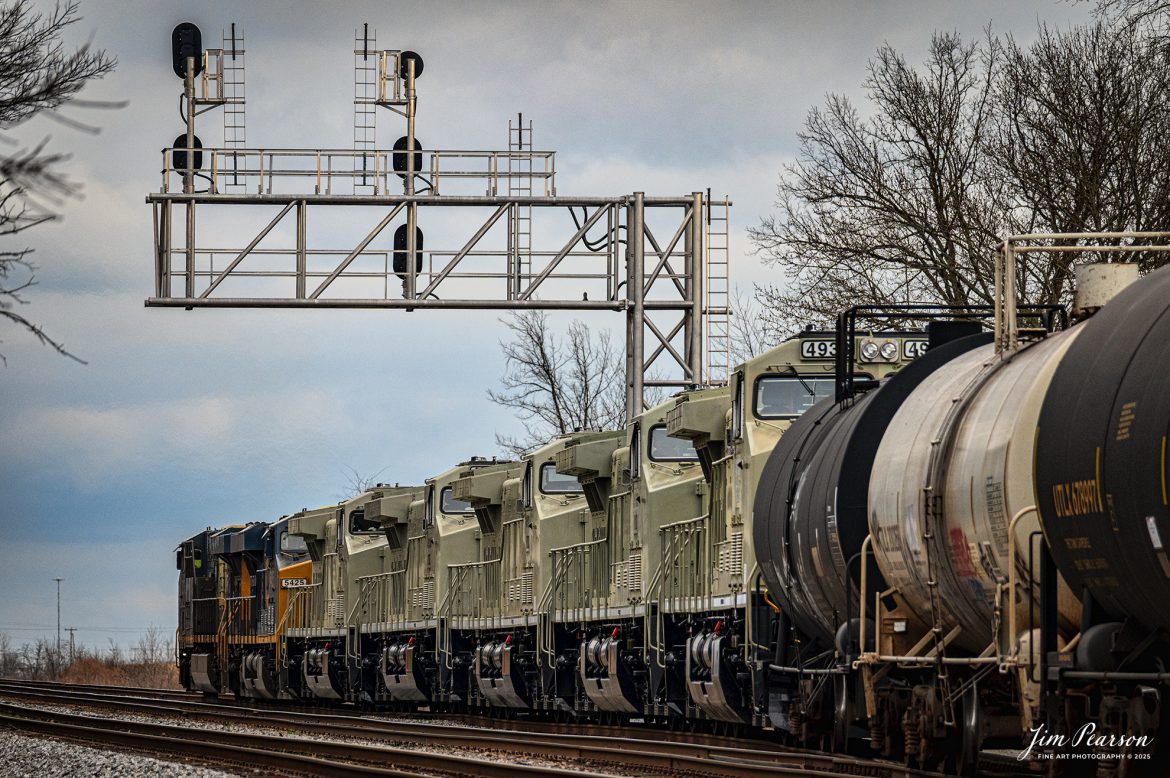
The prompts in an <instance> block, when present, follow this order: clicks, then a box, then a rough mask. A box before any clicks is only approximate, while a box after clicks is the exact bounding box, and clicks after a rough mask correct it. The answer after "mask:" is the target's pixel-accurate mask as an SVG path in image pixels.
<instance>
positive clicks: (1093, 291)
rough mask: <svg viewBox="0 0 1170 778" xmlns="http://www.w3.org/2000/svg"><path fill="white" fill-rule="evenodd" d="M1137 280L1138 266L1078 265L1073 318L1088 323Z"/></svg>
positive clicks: (1101, 263) (1114, 263)
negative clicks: (1090, 317) (1106, 304)
mask: <svg viewBox="0 0 1170 778" xmlns="http://www.w3.org/2000/svg"><path fill="white" fill-rule="evenodd" d="M1136 280H1138V266H1137V264H1136V263H1134V262H1092V263H1089V264H1085V265H1077V266H1076V292H1075V293H1074V295H1073V317H1074V318H1077V319H1084V318H1087V317H1089V316H1092V315H1093V314H1094V313H1096V312H1097V311H1099V310H1100V309H1101V307H1102V306H1103V305H1105V303H1107V302H1109V301H1110V300H1112V299H1113V298H1114V297H1116V296H1117V295H1118V294H1119V293H1120V292H1121V290H1123V289H1125V288H1126V287H1127V286H1129V285H1130V284H1132V283H1133V282H1134V281H1136Z"/></svg>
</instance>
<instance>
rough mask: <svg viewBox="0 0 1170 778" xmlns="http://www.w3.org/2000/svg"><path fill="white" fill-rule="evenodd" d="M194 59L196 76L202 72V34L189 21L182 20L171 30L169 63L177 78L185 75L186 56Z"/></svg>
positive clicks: (194, 74)
mask: <svg viewBox="0 0 1170 778" xmlns="http://www.w3.org/2000/svg"><path fill="white" fill-rule="evenodd" d="M188 57H193V58H194V59H195V72H194V73H192V74H191V75H193V76H197V75H199V74H200V73H202V72H203V34H202V33H200V32H199V28H198V27H196V26H195V25H194V24H192V23H191V22H182V23H180V24H178V25H176V26H175V29H174V30H173V31H172V32H171V65H172V67H174V69H175V75H176V76H178V77H179V78H186V77H187V58H188Z"/></svg>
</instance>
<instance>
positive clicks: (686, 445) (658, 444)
mask: <svg viewBox="0 0 1170 778" xmlns="http://www.w3.org/2000/svg"><path fill="white" fill-rule="evenodd" d="M650 459H651V461H653V462H698V461H699V455H698V454H697V453H695V446H694V444H693V443H691V442H690V441H689V440H683V439H682V438H672V437H670V436H669V435H667V434H666V425H665V424H655V425H654V426H653V427H651V428H650Z"/></svg>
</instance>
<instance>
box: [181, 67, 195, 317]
mask: <svg viewBox="0 0 1170 778" xmlns="http://www.w3.org/2000/svg"><path fill="white" fill-rule="evenodd" d="M183 87H184V90H183V91H184V94H185V96H186V100H187V165H186V167H187V172H186V173H185V174H184V175H183V193H184V194H192V193H193V192H194V191H195V58H194V57H187V74H186V76H185V77H184V83H183ZM186 249H187V296H188V297H194V296H195V201H194V200H188V201H187V245H186Z"/></svg>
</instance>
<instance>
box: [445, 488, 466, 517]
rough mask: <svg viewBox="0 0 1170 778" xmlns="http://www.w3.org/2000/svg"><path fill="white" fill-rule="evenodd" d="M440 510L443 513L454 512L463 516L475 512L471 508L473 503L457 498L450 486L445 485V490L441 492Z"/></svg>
mask: <svg viewBox="0 0 1170 778" xmlns="http://www.w3.org/2000/svg"><path fill="white" fill-rule="evenodd" d="M439 510H441V511H442V512H443V513H453V514H456V515H463V516H470V515H471V514H473V513H475V511H473V510H472V509H471V503H469V502H464V501H463V500H456V499H455V495H454V494H453V492H452V491H451V487H450V486H444V487H443V490H442V491H441V492H439Z"/></svg>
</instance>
